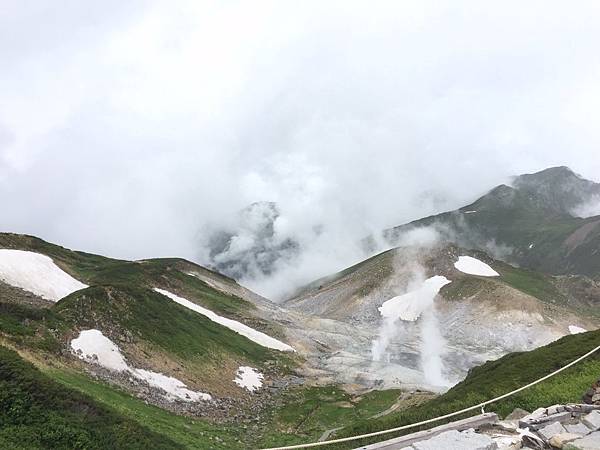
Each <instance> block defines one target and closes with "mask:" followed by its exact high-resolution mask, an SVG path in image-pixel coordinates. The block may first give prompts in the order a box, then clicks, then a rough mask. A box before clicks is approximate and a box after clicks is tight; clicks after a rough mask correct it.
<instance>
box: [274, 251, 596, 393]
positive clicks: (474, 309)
mask: <svg viewBox="0 0 600 450" xmlns="http://www.w3.org/2000/svg"><path fill="white" fill-rule="evenodd" d="M459 254H463V251H462V250H460V249H458V248H456V247H452V246H450V247H445V248H438V249H433V250H432V249H414V248H412V249H396V250H392V251H390V252H387V253H384V254H381V255H379V256H377V257H375V258H372V259H371V260H367V261H366V262H364V263H361V264H360V265H359V266H358V267H357V268H356V269H355V270H350V269H349V270H347V271H345V273H343V274H342V275H341V276H337V277H330V278H329V279H323V280H319V281H317V282H315V283H313V285H312V286H310V287H309V288H308V289H306V290H304V291H303V292H300V294H298V295H297V296H296V297H295V298H292V299H290V300H288V301H286V302H284V303H283V305H282V308H280V309H278V310H277V311H271V313H272V314H273V315H272V319H273V320H275V321H276V322H279V323H280V324H282V325H283V326H284V327H285V328H286V332H287V337H288V341H289V342H290V343H291V345H293V346H294V347H295V348H296V349H297V350H298V351H299V352H300V354H302V355H303V356H305V357H306V363H305V364H304V366H303V370H302V375H304V376H305V377H307V378H308V379H309V380H312V381H314V382H317V383H330V382H340V383H344V384H345V385H346V388H347V389H348V390H354V391H361V390H369V389H385V388H398V387H402V388H409V389H410V388H421V389H426V390H431V391H441V390H445V389H446V388H447V387H448V386H449V385H451V384H453V383H455V382H458V381H459V380H461V379H463V378H464V376H465V375H466V373H467V371H468V370H469V369H470V368H471V367H474V366H476V365H479V364H482V363H483V362H485V361H487V360H491V359H497V358H499V357H501V356H503V355H504V354H506V353H509V352H514V351H527V350H532V349H534V348H537V347H540V346H543V345H546V344H548V343H550V342H552V341H554V340H556V339H558V338H560V337H562V336H564V335H566V334H569V326H570V325H578V326H581V327H583V328H586V329H595V328H597V326H598V321H597V318H595V317H588V316H587V315H585V314H581V313H579V312H578V311H577V310H576V309H575V308H568V307H567V306H565V305H560V304H552V303H550V302H543V301H541V300H540V299H538V298H536V297H533V296H531V295H528V294H526V293H524V292H522V291H520V290H517V289H515V288H513V287H511V286H510V285H508V284H506V283H504V282H502V281H501V280H498V279H495V278H486V277H474V276H469V275H465V274H463V273H462V272H459V271H457V270H456V269H455V268H454V266H453V263H454V262H455V261H456V260H457V258H458V256H459ZM477 256H478V257H480V258H482V259H485V261H486V262H488V263H490V264H494V263H497V262H494V261H493V260H491V259H489V258H487V257H485V255H482V254H478V255H477ZM486 258H487V259H486ZM500 264H501V263H500ZM416 270H421V271H423V272H424V276H425V277H430V276H434V275H443V276H446V277H447V278H448V279H449V280H451V281H452V282H453V283H454V285H455V286H456V289H453V288H454V286H453V283H451V284H449V285H447V287H448V288H450V289H452V290H450V289H449V290H446V287H445V288H444V289H442V291H441V292H440V295H438V296H437V297H436V299H435V303H434V304H435V307H434V315H435V318H436V320H437V323H438V325H437V326H438V329H439V332H440V334H441V336H442V338H443V351H442V355H441V358H442V361H443V367H444V376H445V378H446V379H447V381H448V383H447V385H445V386H439V385H431V384H428V383H426V382H425V381H424V380H425V377H424V373H423V369H422V357H423V339H422V328H421V324H420V322H419V320H417V321H416V322H405V321H399V322H397V323H396V324H395V330H394V336H393V338H392V339H391V342H390V345H389V347H388V350H387V358H386V359H385V360H384V361H373V358H372V345H373V341H375V340H376V339H377V338H378V336H379V333H380V328H381V323H382V321H381V317H380V314H379V311H378V309H377V308H378V307H380V306H381V305H382V303H383V302H385V301H386V300H389V299H390V298H392V297H394V296H396V295H400V294H403V293H405V292H406V290H407V287H408V286H409V283H410V281H411V278H413V277H414V276H415V271H416ZM459 283H460V284H459ZM562 283H565V282H564V281H562ZM595 288H596V286H595V285H593V286H592V285H585V286H583V287H581V286H580V287H579V288H578V289H579V290H581V289H583V290H584V291H585V292H588V293H589V291H590V290H592V291H594V292H595ZM286 309H287V311H286Z"/></svg>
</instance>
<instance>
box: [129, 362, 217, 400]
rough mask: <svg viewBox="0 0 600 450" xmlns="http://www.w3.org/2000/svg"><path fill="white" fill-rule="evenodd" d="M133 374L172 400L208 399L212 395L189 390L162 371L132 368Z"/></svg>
mask: <svg viewBox="0 0 600 450" xmlns="http://www.w3.org/2000/svg"><path fill="white" fill-rule="evenodd" d="M132 373H133V375H134V376H136V377H137V378H140V379H142V380H146V381H147V382H148V384H150V385H152V386H157V387H159V388H161V389H163V390H164V391H165V392H167V394H168V397H169V398H170V399H171V400H172V399H174V398H179V399H181V400H186V401H192V402H196V401H198V400H210V399H211V398H212V397H211V396H210V395H208V394H204V393H203V392H195V391H190V390H189V389H188V388H187V386H186V385H185V384H183V383H182V382H181V381H180V380H178V379H177V378H173V377H169V376H167V375H163V374H162V373H157V372H152V371H150V370H144V369H134V370H133V371H132Z"/></svg>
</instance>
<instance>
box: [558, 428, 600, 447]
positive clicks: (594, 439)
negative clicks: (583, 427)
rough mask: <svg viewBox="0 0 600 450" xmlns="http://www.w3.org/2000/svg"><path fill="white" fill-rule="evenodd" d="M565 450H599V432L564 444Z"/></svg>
mask: <svg viewBox="0 0 600 450" xmlns="http://www.w3.org/2000/svg"><path fill="white" fill-rule="evenodd" d="M563 449H565V450H600V431H596V432H594V433H592V434H588V435H587V436H585V437H583V438H581V439H577V440H575V441H573V442H569V443H568V444H566V445H565V446H564V447H563Z"/></svg>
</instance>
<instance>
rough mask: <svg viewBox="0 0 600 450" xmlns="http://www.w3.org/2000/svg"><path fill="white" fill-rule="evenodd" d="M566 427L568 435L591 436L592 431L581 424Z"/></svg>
mask: <svg viewBox="0 0 600 450" xmlns="http://www.w3.org/2000/svg"><path fill="white" fill-rule="evenodd" d="M564 427H565V429H566V430H567V433H575V434H580V435H582V436H585V435H586V434H590V433H591V431H592V430H590V429H589V428H588V427H586V426H585V425H584V424H582V423H581V422H579V423H575V424H566V425H565V426H564Z"/></svg>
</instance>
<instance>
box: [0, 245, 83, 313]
mask: <svg viewBox="0 0 600 450" xmlns="http://www.w3.org/2000/svg"><path fill="white" fill-rule="evenodd" d="M0 280H2V281H3V282H4V283H6V284H10V285H11V286H15V287H18V288H21V289H24V290H26V291H29V292H32V293H34V294H35V295H39V296H40V297H42V298H45V299H46V300H51V301H53V302H57V301H58V300H60V299H61V298H63V297H66V296H67V295H69V294H71V293H73V292H75V291H79V290H80V289H85V288H87V287H88V286H87V285H85V284H83V283H81V282H79V281H77V280H76V279H75V278H73V277H72V276H71V275H69V274H68V273H66V272H65V271H63V270H62V269H61V268H60V267H58V266H57V265H56V264H54V261H52V259H51V258H49V257H48V256H46V255H42V254H40V253H34V252H28V251H24V250H10V249H0Z"/></svg>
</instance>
